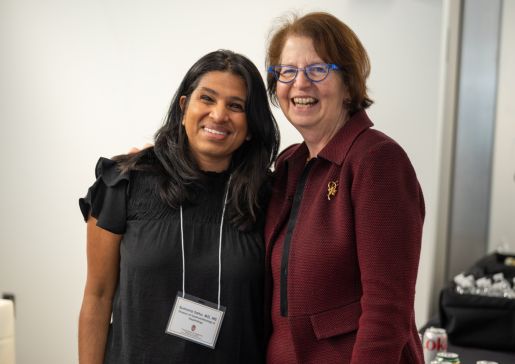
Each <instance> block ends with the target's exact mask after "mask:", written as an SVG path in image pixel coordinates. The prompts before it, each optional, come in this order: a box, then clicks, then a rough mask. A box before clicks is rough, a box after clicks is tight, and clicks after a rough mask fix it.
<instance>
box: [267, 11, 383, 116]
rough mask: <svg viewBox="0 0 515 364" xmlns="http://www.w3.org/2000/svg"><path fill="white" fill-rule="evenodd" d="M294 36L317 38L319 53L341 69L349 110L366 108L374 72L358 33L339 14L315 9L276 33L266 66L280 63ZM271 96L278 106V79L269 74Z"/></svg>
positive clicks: (315, 42) (283, 25)
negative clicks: (369, 85)
mask: <svg viewBox="0 0 515 364" xmlns="http://www.w3.org/2000/svg"><path fill="white" fill-rule="evenodd" d="M290 36H302V37H308V38H310V39H311V40H312V41H313V46H314V48H315V51H316V52H317V54H318V55H319V56H320V57H321V58H322V59H323V60H324V62H327V63H334V64H336V65H338V66H339V67H340V69H341V71H340V73H341V75H342V78H343V82H344V83H345V85H346V86H347V89H348V91H349V95H350V100H348V104H347V107H346V108H347V109H348V110H349V113H350V114H353V113H355V112H356V111H358V110H361V109H366V108H367V107H369V106H370V105H372V103H373V101H372V100H371V99H370V98H369V97H368V95H367V86H366V80H367V77H368V75H369V74H370V62H369V59H368V55H367V51H366V50H365V48H364V47H363V45H362V44H361V42H360V40H359V39H358V37H357V35H356V34H355V33H354V32H353V31H352V29H350V28H349V27H348V26H347V25H345V24H344V23H343V22H342V21H340V20H339V19H338V18H336V17H335V16H333V15H331V14H328V13H324V12H314V13H309V14H306V15H304V16H302V17H298V16H297V15H293V16H292V18H291V19H287V20H286V21H283V22H282V24H281V25H280V27H279V28H278V29H276V30H275V31H273V32H272V35H271V37H270V40H269V43H268V49H267V55H266V67H267V68H268V67H269V66H271V65H278V64H279V63H280V61H281V53H282V51H283V48H284V44H285V43H286V40H287V39H288V37H290ZM267 84H268V95H269V96H270V99H271V100H272V103H273V104H274V105H276V106H277V95H276V87H277V80H276V79H275V77H274V76H273V75H272V74H270V73H269V74H268V75H267Z"/></svg>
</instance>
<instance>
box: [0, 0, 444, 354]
mask: <svg viewBox="0 0 515 364" xmlns="http://www.w3.org/2000/svg"><path fill="white" fill-rule="evenodd" d="M444 3H445V2H444ZM190 4H191V5H190ZM311 4H313V2H312V1H309V0H304V1H299V0H283V1H281V2H278V1H272V0H263V1H260V2H254V3H252V4H250V5H249V4H246V3H245V2H243V1H239V0H222V1H219V2H205V4H204V3H201V2H195V3H192V2H172V1H168V0H161V1H158V0H151V1H146V2H142V1H127V0H125V1H116V0H104V1H100V0H47V1H38V0H0V53H1V57H0V80H1V82H0V158H1V166H2V177H1V178H0V292H6V291H8V292H14V293H15V294H16V297H17V307H16V308H17V311H16V312H17V322H16V325H17V326H16V330H17V341H16V342H17V358H18V364H32V363H52V364H61V363H62V364H68V363H73V362H76V351H77V345H76V331H77V317H78V311H79V308H80V302H81V298H82V297H81V296H82V289H83V284H84V279H85V269H86V265H85V225H84V224H83V222H82V220H81V215H80V213H79V209H78V204H77V199H78V197H79V196H82V195H83V194H84V193H85V192H86V189H87V187H88V186H89V185H90V184H91V183H92V181H93V177H94V174H93V167H94V165H95V161H96V159H97V158H98V156H99V155H104V156H112V155H115V154H119V153H123V152H125V151H127V150H128V148H129V147H131V146H135V145H136V146H138V145H142V144H143V143H144V142H146V141H150V140H151V138H152V135H153V133H154V131H155V130H156V129H157V128H158V126H159V125H160V123H161V120H162V118H163V116H164V114H165V112H166V109H167V107H168V103H169V100H170V99H171V97H172V94H173V92H174V91H175V88H176V87H177V85H178V83H179V81H180V79H181V77H182V75H183V74H184V73H185V71H186V70H187V68H188V67H189V66H190V65H191V64H192V63H193V62H194V61H195V60H196V59H198V58H199V57H200V56H201V55H203V54H204V53H206V52H208V51H211V50H215V49H219V48H229V49H234V50H236V51H238V52H240V53H243V54H245V55H247V56H249V57H250V58H251V59H252V60H254V61H255V62H256V64H257V65H258V66H259V67H260V68H261V69H263V68H264V50H265V43H264V41H265V39H266V37H267V34H268V31H269V29H270V26H271V24H272V23H273V21H274V18H275V17H277V16H279V15H281V14H282V13H284V11H286V10H291V9H300V10H303V11H309V10H326V11H330V12H332V13H333V14H335V15H336V16H338V17H339V18H341V19H342V20H344V21H345V22H347V23H348V24H349V25H350V26H351V27H352V28H353V29H354V30H355V31H356V33H357V34H358V35H359V36H360V38H361V40H362V41H363V43H364V45H365V47H366V48H367V49H368V51H369V54H370V57H371V60H372V75H371V78H370V82H369V87H370V94H371V96H372V98H373V99H374V100H375V101H376V103H375V104H374V105H373V106H372V107H371V109H370V115H371V116H372V118H373V120H374V121H375V123H376V127H377V128H378V129H381V130H383V131H385V132H387V133H389V134H390V135H391V136H392V137H394V138H395V139H396V140H397V141H398V142H399V143H400V144H401V145H403V146H404V147H405V149H406V150H407V152H408V154H409V155H410V157H411V160H412V162H413V164H414V166H415V168H416V170H417V173H418V176H419V179H420V181H421V184H422V187H423V189H424V193H425V197H426V204H427V218H426V224H425V230H424V239H423V249H422V260H421V265H420V274H419V280H418V284H417V296H416V313H417V323H418V324H419V325H420V324H422V323H423V322H425V320H426V319H427V317H428V314H429V312H428V311H429V301H430V298H431V295H432V292H431V283H432V270H433V268H432V260H433V257H434V256H435V252H434V246H435V232H436V224H435V211H436V210H435V209H436V205H437V203H436V202H437V194H438V181H437V178H438V168H439V163H440V162H439V160H438V154H439V153H438V151H439V144H440V143H441V141H440V140H441V136H440V135H439V133H440V125H439V123H440V117H439V111H438V110H439V107H440V106H439V105H440V103H441V100H440V97H439V90H440V85H439V82H441V81H439V80H440V75H441V67H442V58H443V57H442V52H443V49H445V47H444V45H442V39H444V37H442V29H443V24H442V22H443V20H442V19H443V17H442V1H435V0H384V1H377V0H375V1H370V0H369V1H356V0H332V1H330V0H319V1H317V2H316V4H317V5H316V7H313V5H311ZM263 75H264V72H263ZM276 115H277V117H278V120H279V123H280V126H281V130H282V137H283V147H284V146H287V145H288V144H290V143H292V142H295V141H298V140H299V139H300V138H299V135H298V134H297V133H296V132H295V131H294V130H293V128H291V127H290V126H289V125H288V123H287V121H286V120H285V119H284V118H283V117H282V116H281V113H280V111H279V110H276Z"/></svg>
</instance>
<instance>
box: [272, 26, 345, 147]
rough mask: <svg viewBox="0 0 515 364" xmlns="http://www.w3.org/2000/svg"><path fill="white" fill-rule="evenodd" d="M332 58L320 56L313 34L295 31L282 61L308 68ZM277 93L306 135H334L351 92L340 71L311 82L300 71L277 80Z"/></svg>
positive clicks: (287, 43) (282, 63) (290, 115)
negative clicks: (287, 79)
mask: <svg viewBox="0 0 515 364" xmlns="http://www.w3.org/2000/svg"><path fill="white" fill-rule="evenodd" d="M330 61H331V60H323V59H321V58H320V56H319V55H318V54H317V52H316V51H315V48H314V47H313V41H312V40H311V39H310V38H308V37H303V36H296V35H293V36H289V37H288V39H287V40H286V42H285V43H284V47H283V49H282V52H281V60H280V64H281V65H288V66H295V67H299V68H304V67H306V66H309V65H311V64H315V63H326V62H330ZM276 94H277V99H278V101H279V105H280V106H281V109H282V111H283V113H284V115H285V116H286V118H287V119H288V120H289V121H290V123H292V125H293V126H294V127H295V128H296V129H297V130H298V131H299V132H300V133H301V134H302V135H303V136H304V137H305V136H306V133H311V132H313V131H315V132H316V133H317V134H319V136H321V137H322V138H323V139H327V138H330V137H332V136H333V135H334V133H335V132H336V131H337V130H338V129H339V128H340V127H341V126H342V125H343V124H344V123H345V120H346V118H347V110H346V109H345V107H344V105H345V101H346V100H348V98H349V94H348V91H347V88H346V87H345V85H344V83H343V80H342V77H341V75H339V74H338V71H331V72H329V74H328V76H327V78H326V79H325V80H323V81H320V82H311V81H310V80H309V79H308V78H307V77H306V75H305V73H304V72H303V71H299V72H298V75H297V78H296V79H295V80H294V81H293V82H291V83H282V82H277V89H276Z"/></svg>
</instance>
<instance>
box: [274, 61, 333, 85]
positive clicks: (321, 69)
mask: <svg viewBox="0 0 515 364" xmlns="http://www.w3.org/2000/svg"><path fill="white" fill-rule="evenodd" d="M339 69H340V67H338V66H337V65H335V64H332V63H315V64H310V65H309V66H306V67H304V68H298V67H295V66H284V65H278V66H270V67H268V72H269V73H271V74H273V75H274V77H275V78H276V80H277V81H279V82H282V83H290V82H293V81H294V80H295V79H296V78H297V75H298V73H299V71H304V74H305V75H306V77H307V78H308V79H309V80H310V81H311V82H320V81H323V80H325V79H326V77H327V75H328V74H329V72H330V71H331V70H339Z"/></svg>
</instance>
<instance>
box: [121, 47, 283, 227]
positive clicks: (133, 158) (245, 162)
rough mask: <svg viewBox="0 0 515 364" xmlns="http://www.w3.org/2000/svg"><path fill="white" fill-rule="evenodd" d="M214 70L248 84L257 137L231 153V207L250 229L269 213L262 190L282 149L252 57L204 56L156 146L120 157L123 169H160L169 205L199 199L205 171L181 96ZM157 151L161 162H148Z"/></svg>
mask: <svg viewBox="0 0 515 364" xmlns="http://www.w3.org/2000/svg"><path fill="white" fill-rule="evenodd" d="M213 71H222V72H230V73H232V74H234V75H236V76H238V77H241V78H242V79H243V80H244V81H245V84H246V87H247V99H246V105H245V112H246V114H247V125H248V131H249V134H250V135H252V138H251V139H250V140H246V141H245V142H244V143H243V144H242V145H241V146H240V147H239V148H238V149H237V150H236V151H235V152H234V153H233V155H232V158H231V166H230V170H231V173H232V179H231V186H230V189H229V201H228V204H227V209H228V211H227V212H228V216H229V219H230V221H231V223H233V224H234V225H235V226H237V227H238V228H240V229H241V230H249V229H251V228H253V227H254V225H255V223H256V222H257V221H258V220H259V218H260V217H262V215H263V214H264V207H265V206H264V203H263V201H264V199H263V196H261V195H262V192H263V188H265V187H266V184H267V182H268V178H269V168H270V166H271V164H272V162H273V161H274V160H275V157H276V156H277V152H278V149H279V129H278V126H277V123H276V121H275V118H274V116H273V114H272V110H271V109H270V107H269V104H268V100H267V95H266V88H265V84H264V82H263V79H262V77H261V74H260V73H259V70H258V69H257V68H256V66H255V65H254V64H253V63H252V62H251V61H250V60H249V59H248V58H247V57H245V56H243V55H241V54H238V53H234V52H232V51H229V50H218V51H215V52H211V53H208V54H206V55H205V56H203V57H202V58H200V59H199V60H198V61H197V62H196V63H195V64H194V65H193V66H192V67H191V68H190V69H189V70H188V72H187V73H186V75H185V76H184V78H183V80H182V82H181V84H180V85H179V88H178V90H177V91H176V93H175V95H174V97H173V99H172V102H171V105H170V108H169V111H168V115H167V116H166V120H165V122H164V124H163V126H162V127H161V128H160V129H159V130H158V131H157V133H156V135H155V146H154V148H149V149H145V150H143V151H141V152H139V153H137V154H133V155H127V156H119V157H117V160H118V161H119V163H120V167H121V169H122V171H131V170H149V169H150V170H154V171H155V172H157V173H158V174H160V175H161V176H162V177H163V178H162V180H163V184H162V185H161V189H160V195H161V198H162V199H163V200H164V201H165V202H166V203H167V204H168V205H169V206H171V207H173V208H178V207H179V205H181V204H182V203H183V202H185V201H189V202H191V201H194V200H195V194H196V191H195V189H194V188H192V187H193V186H194V185H198V184H199V183H200V182H201V181H202V173H201V171H200V169H199V167H198V165H197V163H196V161H195V159H194V158H193V156H192V154H191V152H190V149H189V143H188V137H187V135H186V132H185V131H184V127H183V125H182V123H181V122H182V118H183V116H184V113H185V110H182V109H181V107H180V102H179V100H180V98H181V96H186V98H187V99H189V98H190V97H191V94H192V93H193V91H194V90H195V89H196V88H197V86H198V84H199V82H200V79H201V78H202V77H203V76H204V75H206V74H207V73H209V72H213ZM152 152H153V153H155V156H156V157H157V160H158V163H157V165H156V164H155V163H150V165H149V163H148V162H146V161H148V160H149V158H148V156H149V154H151V153H152ZM150 159H152V158H150Z"/></svg>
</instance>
